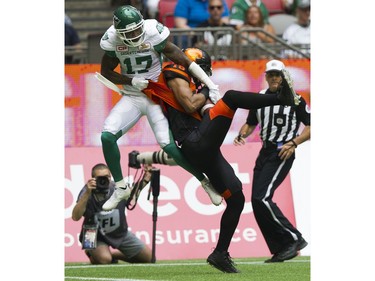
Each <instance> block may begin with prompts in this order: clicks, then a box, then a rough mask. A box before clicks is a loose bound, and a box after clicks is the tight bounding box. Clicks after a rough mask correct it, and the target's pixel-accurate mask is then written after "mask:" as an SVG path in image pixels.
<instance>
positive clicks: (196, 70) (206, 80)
mask: <svg viewBox="0 0 375 281" xmlns="http://www.w3.org/2000/svg"><path fill="white" fill-rule="evenodd" d="M188 69H189V71H190V73H191V74H193V75H194V77H196V78H198V79H199V80H200V81H201V82H202V83H203V84H205V85H206V86H207V87H208V88H209V89H212V88H215V87H216V85H215V84H214V82H212V80H211V79H210V77H208V75H207V74H206V72H204V70H203V69H202V68H201V67H200V66H199V65H198V64H197V63H196V62H195V61H193V62H192V63H191V64H190V65H189V68H188Z"/></svg>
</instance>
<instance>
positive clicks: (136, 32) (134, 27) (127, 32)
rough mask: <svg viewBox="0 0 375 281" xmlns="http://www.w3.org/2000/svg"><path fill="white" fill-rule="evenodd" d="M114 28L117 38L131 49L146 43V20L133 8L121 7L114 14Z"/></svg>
mask: <svg viewBox="0 0 375 281" xmlns="http://www.w3.org/2000/svg"><path fill="white" fill-rule="evenodd" d="M113 26H114V27H115V29H116V33H117V36H118V37H119V38H120V39H121V40H123V41H124V44H125V45H127V46H129V47H137V46H139V45H141V44H142V43H143V41H144V34H145V30H144V20H143V17H142V15H141V13H140V12H139V11H138V10H137V9H135V8H134V7H132V6H122V7H119V8H118V9H117V10H115V12H114V13H113Z"/></svg>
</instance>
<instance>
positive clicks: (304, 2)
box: [297, 0, 310, 9]
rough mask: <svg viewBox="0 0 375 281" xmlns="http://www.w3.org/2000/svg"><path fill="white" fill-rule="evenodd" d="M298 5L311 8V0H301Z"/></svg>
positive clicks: (302, 7)
mask: <svg viewBox="0 0 375 281" xmlns="http://www.w3.org/2000/svg"><path fill="white" fill-rule="evenodd" d="M297 7H298V8H300V9H308V8H310V0H299V2H298V5H297Z"/></svg>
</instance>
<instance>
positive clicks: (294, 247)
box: [264, 237, 308, 263]
mask: <svg viewBox="0 0 375 281" xmlns="http://www.w3.org/2000/svg"><path fill="white" fill-rule="evenodd" d="M307 244H308V243H307V242H306V240H305V239H303V237H301V238H300V239H298V241H296V242H294V243H292V244H290V245H289V246H288V247H286V248H285V249H284V250H282V251H281V252H278V253H276V254H274V255H273V256H272V258H270V259H268V260H265V261H264V262H265V263H272V262H283V261H285V260H290V259H292V258H294V257H296V256H297V255H298V251H299V250H302V249H303V248H305V247H306V246H307Z"/></svg>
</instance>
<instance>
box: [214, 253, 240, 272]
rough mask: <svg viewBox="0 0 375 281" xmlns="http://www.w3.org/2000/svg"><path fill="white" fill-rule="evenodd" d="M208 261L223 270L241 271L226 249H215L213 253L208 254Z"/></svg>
mask: <svg viewBox="0 0 375 281" xmlns="http://www.w3.org/2000/svg"><path fill="white" fill-rule="evenodd" d="M207 262H208V263H209V264H210V265H212V266H213V267H215V268H217V269H218V270H221V271H222V272H225V273H240V271H239V270H238V269H237V268H235V267H234V262H233V261H232V258H231V257H230V255H229V253H228V252H226V251H224V252H219V251H216V250H214V251H213V252H212V253H211V255H209V256H208V258H207Z"/></svg>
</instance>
